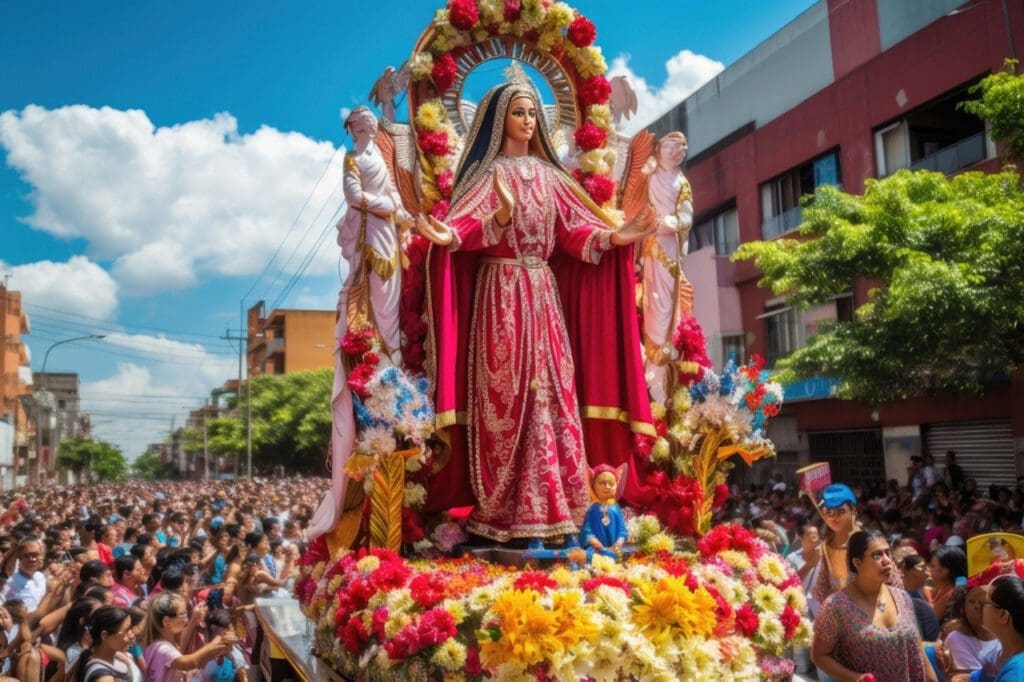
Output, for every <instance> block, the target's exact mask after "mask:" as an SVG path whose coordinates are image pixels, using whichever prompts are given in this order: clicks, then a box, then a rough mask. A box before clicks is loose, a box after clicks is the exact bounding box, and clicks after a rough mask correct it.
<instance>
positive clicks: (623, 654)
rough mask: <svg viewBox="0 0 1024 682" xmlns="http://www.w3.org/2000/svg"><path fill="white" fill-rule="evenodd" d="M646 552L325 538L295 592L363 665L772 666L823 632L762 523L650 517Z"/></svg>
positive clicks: (347, 668) (555, 672) (362, 673)
mask: <svg viewBox="0 0 1024 682" xmlns="http://www.w3.org/2000/svg"><path fill="white" fill-rule="evenodd" d="M629 526H630V528H629V529H630V538H631V541H632V542H635V543H636V546H637V547H638V552H637V553H636V554H635V555H633V556H632V557H630V558H629V559H627V560H626V561H625V562H624V563H617V562H615V561H614V560H612V559H609V558H607V557H603V556H600V555H598V556H595V557H594V559H593V560H592V561H591V563H590V564H589V565H587V566H585V567H583V568H573V567H572V565H561V566H556V567H554V568H552V569H550V570H547V571H540V570H523V571H517V570H514V569H509V568H507V567H503V566H499V565H495V564H491V563H488V562H484V561H480V560H476V559H465V558H463V559H454V558H433V559H429V560H428V559H405V558H402V557H401V556H399V555H398V554H395V553H394V552H391V551H389V550H384V549H373V550H368V551H367V550H359V551H351V550H341V551H339V552H337V553H335V554H334V555H333V556H332V555H331V554H330V553H329V551H328V549H327V544H326V542H324V540H323V538H319V539H317V540H316V541H314V542H313V543H312V544H311V546H310V547H309V549H308V550H307V552H306V553H305V554H304V555H303V557H302V559H301V562H300V575H299V578H298V580H297V582H296V585H295V591H296V594H297V596H298V599H299V601H300V604H301V608H302V610H303V613H304V614H305V615H306V616H307V617H308V618H309V620H310V621H311V622H312V623H313V628H314V635H313V640H314V650H315V653H317V654H318V655H319V656H320V657H322V658H323V659H324V660H325V661H326V662H328V663H329V664H330V665H331V666H333V667H334V668H335V669H336V670H337V671H339V672H340V673H341V674H342V675H344V676H345V677H347V678H350V679H361V680H362V679H365V680H410V679H411V680H442V679H443V680H480V679H490V678H493V679H538V680H593V681H595V682H599V681H602V680H609V681H612V680H624V679H636V680H666V681H667V680H679V679H701V680H710V679H716V680H758V679H762V680H765V679H767V680H774V679H789V678H790V677H791V676H792V674H793V663H792V661H791V660H788V659H787V658H785V657H784V654H785V651H786V650H787V649H788V648H789V647H793V646H806V645H807V644H808V643H809V642H810V638H811V625H810V622H809V621H808V619H807V616H806V613H807V604H806V600H805V597H804V593H803V589H802V587H801V581H800V578H799V576H797V575H796V573H795V572H794V571H793V570H792V567H791V566H790V565H789V564H788V563H787V562H785V560H783V559H782V558H780V557H779V556H778V555H776V554H774V553H773V552H771V551H770V550H769V549H768V547H767V545H765V544H764V542H762V541H761V540H760V539H759V538H757V537H756V536H754V535H753V534H752V533H750V532H749V531H747V530H745V529H743V528H741V527H738V526H719V527H716V528H714V529H713V530H711V531H710V532H709V533H708V534H707V535H705V536H704V537H703V538H701V539H700V540H699V541H696V542H695V543H693V542H690V543H684V542H680V541H678V540H676V539H674V538H673V537H672V536H671V535H670V534H668V533H667V532H666V531H665V530H664V529H663V528H662V526H661V524H660V523H659V522H658V521H657V519H656V518H654V517H653V516H641V517H638V518H636V519H633V520H632V521H631V522H630V524H629Z"/></svg>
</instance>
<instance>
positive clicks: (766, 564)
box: [757, 554, 786, 585]
mask: <svg viewBox="0 0 1024 682" xmlns="http://www.w3.org/2000/svg"><path fill="white" fill-rule="evenodd" d="M757 574H758V575H759V576H761V579H762V580H765V581H767V582H770V583H771V584H772V585H778V584H779V583H781V582H782V581H784V580H785V579H786V567H785V566H783V565H782V561H781V560H780V559H779V557H778V556H776V555H774V554H768V555H766V556H764V557H762V559H761V561H759V562H758V564H757Z"/></svg>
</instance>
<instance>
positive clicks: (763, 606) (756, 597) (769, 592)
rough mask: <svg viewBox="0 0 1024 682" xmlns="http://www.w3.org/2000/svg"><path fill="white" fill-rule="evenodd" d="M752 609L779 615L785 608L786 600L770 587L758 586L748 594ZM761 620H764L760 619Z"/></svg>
mask: <svg viewBox="0 0 1024 682" xmlns="http://www.w3.org/2000/svg"><path fill="white" fill-rule="evenodd" d="M750 600H751V601H752V602H753V603H754V607H755V608H756V609H757V610H758V611H761V612H764V613H772V614H776V615H777V614H780V613H782V610H783V609H784V608H786V599H785V597H783V596H782V593H781V592H779V591H778V590H777V589H775V588H774V587H772V586H771V585H758V586H757V587H755V588H754V589H753V590H752V591H751V593H750ZM762 620H764V619H763V618H762Z"/></svg>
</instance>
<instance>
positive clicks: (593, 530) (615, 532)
mask: <svg viewBox="0 0 1024 682" xmlns="http://www.w3.org/2000/svg"><path fill="white" fill-rule="evenodd" d="M580 537H581V538H582V543H581V544H582V545H583V546H584V547H585V548H586V549H587V551H588V552H590V551H592V550H594V548H593V547H592V546H591V544H590V539H591V538H597V541H598V542H600V543H601V546H602V547H603V548H604V549H602V550H600V552H601V553H602V554H604V555H605V556H609V557H612V558H615V557H616V556H617V555H616V553H615V551H614V550H613V549H612V547H613V546H614V545H615V544H616V543H617V544H618V545H619V547H621V546H622V544H623V543H624V542H626V538H628V537H629V530H628V529H627V528H626V519H624V518H623V517H622V509H620V508H619V505H618V504H616V503H615V502H612V503H610V504H602V503H601V502H595V503H594V504H592V505H590V509H588V510H587V516H586V518H585V519H584V520H583V528H582V529H581V530H580ZM594 551H596V550H594Z"/></svg>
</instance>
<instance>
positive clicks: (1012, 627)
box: [982, 575, 1024, 682]
mask: <svg viewBox="0 0 1024 682" xmlns="http://www.w3.org/2000/svg"><path fill="white" fill-rule="evenodd" d="M982 623H983V624H984V626H985V628H986V629H987V630H988V631H989V632H991V633H992V634H994V635H995V636H996V637H997V638H998V639H999V643H1000V645H1001V646H1002V654H1001V656H1000V659H999V674H998V675H997V676H996V682H1024V581H1022V580H1021V579H1020V578H1019V577H1018V576H1016V575H1006V576H1000V577H998V578H996V579H995V580H993V581H992V583H991V585H990V586H989V588H988V594H987V598H986V599H985V601H984V602H983V604H982Z"/></svg>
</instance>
